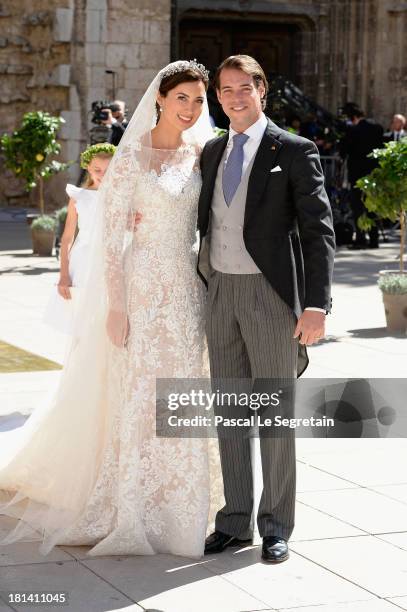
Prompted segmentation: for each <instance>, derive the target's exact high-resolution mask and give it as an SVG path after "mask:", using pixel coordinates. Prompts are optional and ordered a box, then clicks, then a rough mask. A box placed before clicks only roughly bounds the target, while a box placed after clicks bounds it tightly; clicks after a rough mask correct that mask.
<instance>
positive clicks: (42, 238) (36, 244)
mask: <svg viewBox="0 0 407 612" xmlns="http://www.w3.org/2000/svg"><path fill="white" fill-rule="evenodd" d="M31 237H32V243H33V253H36V254H38V255H43V256H50V255H52V249H53V248H54V242H55V232H50V231H48V230H43V229H32V228H31Z"/></svg>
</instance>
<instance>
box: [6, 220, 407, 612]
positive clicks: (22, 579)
mask: <svg viewBox="0 0 407 612" xmlns="http://www.w3.org/2000/svg"><path fill="white" fill-rule="evenodd" d="M0 245H1V246H0V272H1V275H0V304H1V305H0V339H1V340H3V341H5V342H9V343H11V344H14V345H16V346H19V347H21V348H23V349H26V350H29V351H32V352H34V353H37V354H38V355H42V356H44V357H47V358H49V359H52V360H55V361H57V362H58V361H60V360H61V359H62V357H63V352H64V339H63V337H61V336H60V335H58V334H56V333H54V332H52V331H51V330H50V329H48V328H47V326H45V325H44V324H43V323H42V322H41V316H42V312H43V309H44V307H45V304H46V301H47V299H48V295H49V292H50V290H51V288H52V285H53V283H54V282H55V280H56V278H57V269H58V266H57V262H56V261H55V259H54V258H40V257H33V256H32V255H30V250H29V235H28V230H27V228H26V227H25V225H24V223H23V218H22V217H19V216H18V215H17V216H16V217H14V218H11V217H10V215H9V214H8V213H3V214H1V211H0ZM396 256H397V246H396V244H394V243H388V244H385V245H383V246H382V248H380V249H379V250H378V251H365V252H357V253H353V252H349V251H347V250H344V249H340V250H339V251H338V255H337V263H336V271H335V283H334V290H333V298H334V312H333V314H332V315H330V316H329V317H328V323H327V332H328V335H327V338H326V340H325V341H324V342H322V343H321V344H320V345H318V346H316V347H313V348H312V349H311V350H310V354H311V365H310V367H309V369H308V371H307V376H309V377H324V378H329V377H351V376H352V377H355V376H361V377H369V378H376V377H386V378H392V377H395V378H396V377H399V378H401V377H406V373H407V359H406V354H407V339H406V338H405V337H404V336H399V337H396V336H389V335H388V334H387V332H386V329H385V321H384V314H383V307H382V304H381V296H380V292H379V290H378V289H377V288H376V286H375V283H376V278H377V272H378V270H380V269H383V268H394V267H397V262H396V260H395V258H396ZM58 377H59V372H58V371H55V372H27V373H25V372H24V373H16V374H0V428H1V427H3V429H6V428H10V427H11V426H17V425H18V424H19V423H21V422H23V420H24V418H25V415H27V414H29V413H30V412H31V411H32V410H33V408H34V407H35V406H36V405H38V402H41V401H46V397H47V395H48V394H49V393H51V392H52V390H53V389H54V388H55V386H56V385H57V383H58ZM297 449H298V451H297V459H298V495H297V523H296V527H295V531H294V533H293V537H292V540H291V558H290V560H289V561H288V562H286V563H283V564H281V565H278V566H269V565H266V564H263V563H261V562H260V559H259V555H260V552H259V547H258V546H251V547H247V548H245V549H241V550H238V551H237V550H228V551H226V552H224V553H223V554H221V555H212V556H208V557H205V558H203V559H202V560H201V561H198V562H197V561H194V560H188V559H185V558H180V557H174V556H170V555H156V556H152V557H138V556H137V557H136V556H133V557H130V556H129V557H99V558H90V557H87V556H86V550H87V548H86V547H58V548H57V549H55V550H54V551H53V552H52V553H50V554H49V555H48V556H47V557H42V556H41V555H40V554H39V553H38V550H37V545H36V544H29V543H18V544H14V545H10V546H4V547H1V548H0V612H3V611H6V610H18V611H20V610H21V611H22V612H24V611H25V610H54V609H58V608H57V607H55V606H51V605H48V606H38V605H37V606H33V605H32V606H30V605H22V604H16V603H14V604H10V603H7V602H8V593H10V592H16V591H20V592H21V591H24V592H30V591H31V592H32V591H35V592H50V591H52V592H67V593H68V595H69V604H68V605H67V606H65V607H61V609H63V610H69V611H72V612H102V611H107V610H126V611H132V612H135V611H142V610H148V611H150V612H249V611H250V612H253V611H260V610H264V611H265V610H280V611H281V612H282V611H288V610H290V611H292V612H294V611H295V612H313V611H314V610H315V611H316V610H318V611H320V612H392V611H394V612H396V610H397V609H398V610H400V609H401V610H407V473H406V459H407V444H406V441H405V440H404V439H362V440H356V439H348V440H343V439H330V440H321V439H320V440H316V439H301V440H298V444H297ZM12 523H13V521H12V519H9V518H6V517H0V535H1V532H4V531H5V530H8V529H9V528H10V526H11V525H12Z"/></svg>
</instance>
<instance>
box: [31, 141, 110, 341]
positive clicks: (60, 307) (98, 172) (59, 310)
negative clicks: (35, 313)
mask: <svg viewBox="0 0 407 612" xmlns="http://www.w3.org/2000/svg"><path fill="white" fill-rule="evenodd" d="M115 150H116V147H115V146H114V145H112V144H110V143H107V142H105V143H100V144H95V145H92V146H90V147H88V148H87V149H86V150H85V151H84V152H83V153H82V154H81V168H83V169H85V170H86V176H85V180H84V181H83V183H82V186H81V187H75V185H71V184H70V183H68V184H67V186H66V192H67V194H68V196H69V202H68V214H67V218H66V222H65V229H64V232H63V234H62V238H61V251H60V260H61V269H60V274H59V281H58V285H57V291H56V292H54V293H53V294H52V295H51V298H50V300H49V302H48V305H47V308H46V311H45V315H44V319H43V320H44V323H47V325H50V326H51V327H53V328H54V329H56V330H57V331H59V332H62V333H64V334H68V335H70V334H72V318H73V307H72V304H70V301H71V300H72V298H73V300H75V291H76V289H77V288H80V287H81V286H82V285H83V282H84V278H85V276H86V271H87V260H88V250H89V246H90V234H91V229H92V226H93V222H94V217H95V212H96V207H97V206H98V189H99V186H100V184H101V182H102V179H103V177H104V175H105V172H106V170H107V167H108V165H109V163H110V161H111V159H112V157H113V155H114V153H115ZM78 229H79V232H77V230H78Z"/></svg>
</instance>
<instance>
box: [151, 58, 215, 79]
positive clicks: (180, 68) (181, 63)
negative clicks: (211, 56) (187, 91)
mask: <svg viewBox="0 0 407 612" xmlns="http://www.w3.org/2000/svg"><path fill="white" fill-rule="evenodd" d="M188 68H192V69H194V70H198V71H199V72H200V73H201V74H202V75H203V76H204V77H205V78H206V79H209V71H208V70H207V69H206V68H205V66H204V65H203V64H198V62H197V61H196V59H193V60H178V61H177V62H172V64H168V66H166V67H165V68H163V69H162V70H160V75H161V80H162V79H165V78H166V77H169V76H172V75H173V74H176V73H177V72H184V71H185V70H188Z"/></svg>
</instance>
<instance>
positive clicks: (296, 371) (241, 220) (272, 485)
mask: <svg viewBox="0 0 407 612" xmlns="http://www.w3.org/2000/svg"><path fill="white" fill-rule="evenodd" d="M215 86H216V90H217V95H218V99H219V102H220V104H221V105H222V108H223V110H224V112H225V113H226V115H227V116H228V117H229V119H230V130H229V133H228V134H226V135H225V136H222V137H220V138H216V139H215V140H211V141H210V142H208V143H207V145H206V146H205V148H204V150H203V153H202V158H201V170H202V179H203V184H202V191H201V196H200V200H199V214H198V227H199V231H200V240H201V243H200V250H199V260H198V272H199V274H200V276H201V277H202V279H203V280H204V282H205V284H207V286H208V314H207V330H206V331H207V337H208V346H209V356H210V364H211V377H212V379H223V380H226V379H252V380H253V379H272V378H277V377H279V378H284V379H287V378H288V379H294V378H296V377H298V376H301V374H302V373H303V372H304V370H305V368H306V367H307V365H308V357H307V350H306V346H307V345H311V344H314V343H315V342H317V341H318V340H319V339H321V338H323V337H324V334H325V315H326V314H327V313H328V312H329V311H330V309H331V301H332V300H331V297H330V289H331V278H332V269H333V260H334V252H335V238H334V231H333V225H332V213H331V208H330V204H329V201H328V198H327V195H326V192H325V189H324V177H323V174H322V170H321V165H320V160H319V156H318V150H317V147H316V146H315V144H314V143H313V142H311V141H309V140H307V139H305V138H301V137H299V136H295V135H293V134H290V133H288V132H286V131H284V130H282V129H280V128H279V127H277V125H275V124H274V123H273V122H272V121H270V120H269V119H267V117H266V116H265V115H264V113H263V109H264V107H265V100H266V94H267V90H268V84H267V80H266V77H265V74H264V72H263V70H262V68H261V66H260V65H259V64H258V63H257V62H256V60H255V59H253V58H252V57H249V56H247V55H236V56H232V57H229V58H227V59H226V60H225V61H224V62H223V63H222V64H221V66H220V67H219V68H218V70H217V73H216V76H215ZM237 430H238V428H236V431H235V432H234V435H233V436H232V437H230V436H229V437H228V438H224V437H220V438H219V449H220V455H221V465H222V473H223V482H224V493H225V501H226V504H225V506H224V507H223V508H221V509H220V510H219V511H218V513H217V515H216V523H215V532H214V533H212V534H211V535H210V536H209V537H208V538H207V540H206V546H205V553H207V554H208V553H214V552H221V551H223V550H224V549H225V548H226V547H228V546H236V545H239V544H241V543H243V542H248V541H250V538H251V535H252V534H251V533H250V522H251V515H252V508H253V490H252V489H253V485H252V469H251V463H250V439H249V437H248V436H247V435H244V432H239V431H237ZM260 448H261V460H262V471H263V492H262V496H261V500H260V505H259V511H258V516H257V523H258V527H259V532H260V535H261V536H262V538H263V547H262V558H263V559H264V560H265V561H268V562H270V563H279V562H281V561H285V560H286V559H287V558H288V554H289V553H288V545H287V541H288V539H289V537H290V535H291V532H292V530H293V527H294V505H295V477H296V474H295V440H294V438H293V437H274V438H272V437H265V436H261V437H260Z"/></svg>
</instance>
